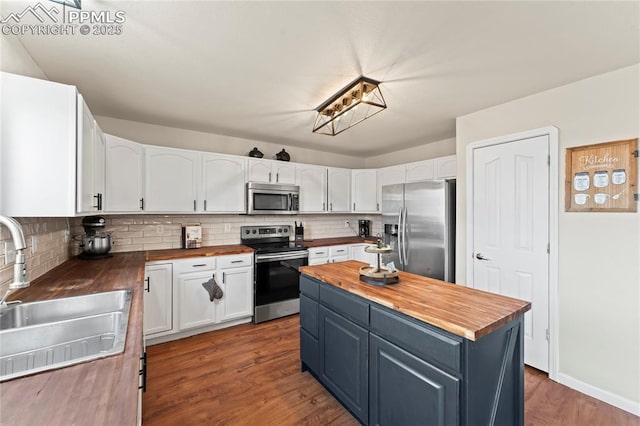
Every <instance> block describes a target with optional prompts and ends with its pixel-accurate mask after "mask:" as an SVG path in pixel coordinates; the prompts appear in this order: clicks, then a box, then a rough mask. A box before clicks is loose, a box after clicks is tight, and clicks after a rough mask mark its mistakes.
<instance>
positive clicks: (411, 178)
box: [405, 160, 434, 183]
mask: <svg viewBox="0 0 640 426" xmlns="http://www.w3.org/2000/svg"><path fill="white" fill-rule="evenodd" d="M405 168H406V181H407V183H408V182H418V181H421V180H428V179H433V176H434V174H433V160H424V161H416V162H415V163H409V164H406V165H405Z"/></svg>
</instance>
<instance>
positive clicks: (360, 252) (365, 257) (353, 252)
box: [349, 244, 378, 265]
mask: <svg viewBox="0 0 640 426" xmlns="http://www.w3.org/2000/svg"><path fill="white" fill-rule="evenodd" d="M367 247H375V244H353V245H352V246H351V247H350V248H349V257H350V258H351V260H358V261H360V262H365V263H368V264H369V265H376V264H377V263H378V255H377V254H375V253H367V252H366V251H364V249H365V248H367Z"/></svg>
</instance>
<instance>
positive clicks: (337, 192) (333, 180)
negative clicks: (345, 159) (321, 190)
mask: <svg viewBox="0 0 640 426" xmlns="http://www.w3.org/2000/svg"><path fill="white" fill-rule="evenodd" d="M327 200H328V202H329V208H328V211H329V212H330V213H347V212H350V211H351V169H339V168H335V167H329V168H328V169H327Z"/></svg>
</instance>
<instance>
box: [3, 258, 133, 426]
mask: <svg viewBox="0 0 640 426" xmlns="http://www.w3.org/2000/svg"><path fill="white" fill-rule="evenodd" d="M27 266H28V264H27ZM143 279H144V253H143V252H131V253H116V254H114V255H113V257H110V258H106V259H91V260H83V259H78V258H71V259H69V260H68V261H66V262H64V263H62V264H61V265H59V266H57V267H56V268H54V269H52V270H51V271H49V272H47V273H46V274H44V275H43V276H42V277H40V278H38V279H36V280H34V281H33V282H32V283H31V286H30V287H27V288H25V289H22V290H19V291H16V292H15V293H13V294H12V295H11V296H10V297H9V299H10V300H22V301H23V302H30V301H36V300H46V299H54V298H59V297H70V296H80V295H84V294H92V293H100V292H104V291H111V290H121V289H129V288H133V295H132V300H131V310H130V312H129V325H128V330H127V339H126V342H125V348H124V352H123V353H121V354H118V355H112V356H109V357H106V358H102V359H99V360H95V361H90V362H85V363H82V364H76V365H73V366H70V367H66V368H59V369H57V370H49V371H44V372H42V373H38V374H34V375H31V376H25V377H19V378H17V379H13V380H10V381H7V382H2V383H0V422H1V423H2V424H3V425H4V424H6V425H135V424H136V417H137V404H138V383H139V374H138V370H139V367H140V366H139V359H140V356H141V355H142V312H143V311H142V309H143V287H142V283H143Z"/></svg>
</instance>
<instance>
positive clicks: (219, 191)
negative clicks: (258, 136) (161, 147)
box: [199, 153, 246, 213]
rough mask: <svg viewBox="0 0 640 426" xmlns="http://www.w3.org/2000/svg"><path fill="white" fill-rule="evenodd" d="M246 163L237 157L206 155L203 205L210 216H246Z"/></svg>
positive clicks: (202, 190) (203, 176) (202, 191)
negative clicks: (234, 214) (217, 214)
mask: <svg viewBox="0 0 640 426" xmlns="http://www.w3.org/2000/svg"><path fill="white" fill-rule="evenodd" d="M245 167H246V159H245V158H244V157H238V156H235V155H221V154H207V153H202V180H201V181H202V188H201V197H200V198H201V200H202V204H200V205H199V208H201V209H202V211H205V212H208V213H245V212H246V207H245V203H246V197H245V185H244V176H245Z"/></svg>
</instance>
